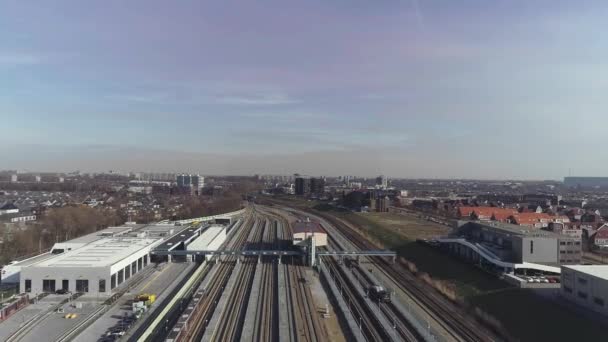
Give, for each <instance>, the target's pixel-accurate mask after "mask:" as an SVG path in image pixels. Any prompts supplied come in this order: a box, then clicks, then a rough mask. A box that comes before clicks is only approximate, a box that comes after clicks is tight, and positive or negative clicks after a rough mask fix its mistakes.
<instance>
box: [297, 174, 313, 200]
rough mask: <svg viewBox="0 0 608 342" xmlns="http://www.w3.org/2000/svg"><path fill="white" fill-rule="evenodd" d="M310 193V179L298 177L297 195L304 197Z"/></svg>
mask: <svg viewBox="0 0 608 342" xmlns="http://www.w3.org/2000/svg"><path fill="white" fill-rule="evenodd" d="M309 193H310V178H308V177H302V176H298V177H296V195H298V196H304V195H308V194H309Z"/></svg>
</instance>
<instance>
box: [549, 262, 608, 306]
mask: <svg viewBox="0 0 608 342" xmlns="http://www.w3.org/2000/svg"><path fill="white" fill-rule="evenodd" d="M560 294H561V295H562V297H564V298H566V299H568V300H570V301H572V302H574V303H576V304H578V305H580V306H582V307H585V308H587V309H589V310H592V311H595V312H598V313H601V314H603V315H608V265H568V266H562V272H561V290H560Z"/></svg>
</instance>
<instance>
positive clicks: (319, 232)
mask: <svg viewBox="0 0 608 342" xmlns="http://www.w3.org/2000/svg"><path fill="white" fill-rule="evenodd" d="M313 236H314V239H315V245H316V246H317V247H322V246H326V245H327V232H325V230H324V229H323V227H321V224H319V222H314V221H302V222H296V224H295V225H294V226H293V244H294V245H296V246H307V245H308V242H307V240H308V238H312V237H313Z"/></svg>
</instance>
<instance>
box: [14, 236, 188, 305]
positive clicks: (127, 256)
mask: <svg viewBox="0 0 608 342" xmlns="http://www.w3.org/2000/svg"><path fill="white" fill-rule="evenodd" d="M184 228H186V227H181V228H180V227H175V226H174V225H171V224H153V225H141V224H140V225H138V224H126V225H124V226H120V227H110V228H106V229H103V230H100V231H98V232H95V233H92V234H88V235H85V236H81V237H79V238H76V239H73V240H69V241H65V242H59V243H56V244H55V245H53V248H52V249H51V251H50V252H47V253H43V254H40V255H37V256H34V257H31V258H28V259H24V260H19V261H15V262H12V263H10V264H9V265H6V266H4V267H3V268H2V283H18V284H19V285H20V291H21V292H26V293H31V294H32V295H34V294H37V293H42V292H54V291H56V290H59V289H66V290H68V291H71V292H85V293H91V292H93V293H100V294H108V295H109V294H111V292H112V290H113V289H115V288H116V287H118V286H119V285H120V284H122V283H123V282H125V281H127V280H128V279H129V278H131V277H132V276H133V275H134V274H136V273H138V272H139V271H141V270H142V269H143V268H144V267H146V266H147V265H148V264H149V263H150V251H151V250H152V249H153V248H155V247H156V246H158V245H159V244H160V243H162V242H163V241H164V239H166V238H167V237H170V236H172V235H173V234H174V233H175V231H176V230H177V229H184Z"/></svg>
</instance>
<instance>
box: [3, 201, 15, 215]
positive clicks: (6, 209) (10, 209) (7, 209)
mask: <svg viewBox="0 0 608 342" xmlns="http://www.w3.org/2000/svg"><path fill="white" fill-rule="evenodd" d="M18 212H19V208H17V206H15V205H14V204H13V203H10V202H9V203H5V204H4V205H3V206H1V207H0V215H6V214H16V213H18Z"/></svg>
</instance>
